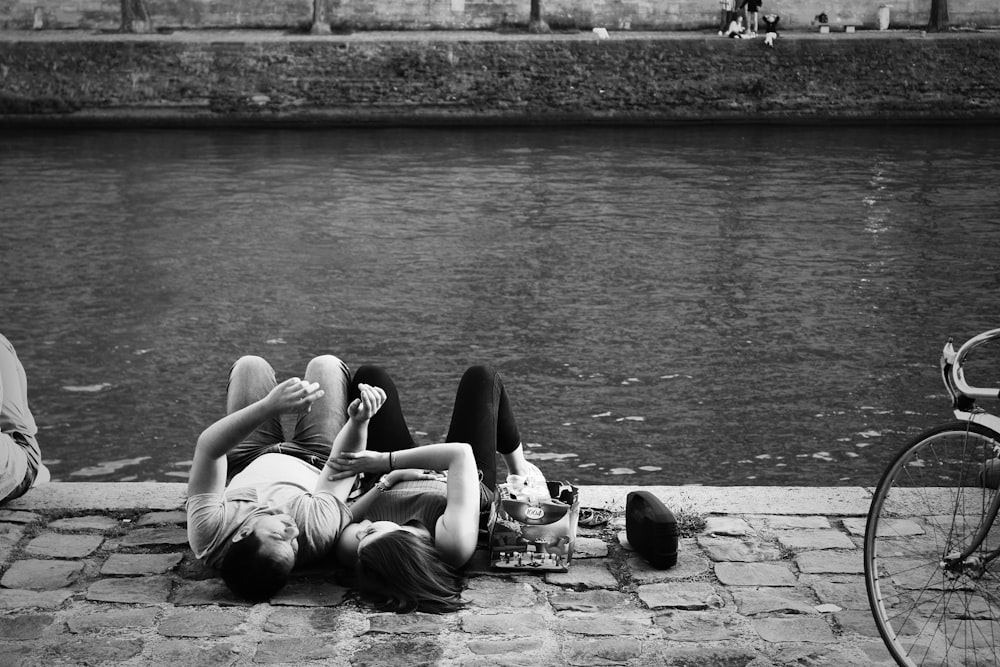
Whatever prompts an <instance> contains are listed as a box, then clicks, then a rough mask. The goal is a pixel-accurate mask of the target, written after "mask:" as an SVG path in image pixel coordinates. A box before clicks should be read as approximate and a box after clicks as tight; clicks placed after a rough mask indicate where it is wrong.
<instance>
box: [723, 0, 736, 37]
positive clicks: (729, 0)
mask: <svg viewBox="0 0 1000 667" xmlns="http://www.w3.org/2000/svg"><path fill="white" fill-rule="evenodd" d="M735 8H736V0H719V34H720V35H724V34H726V30H727V29H728V28H729V21H730V20H731V19H732V15H733V10H734V9H735Z"/></svg>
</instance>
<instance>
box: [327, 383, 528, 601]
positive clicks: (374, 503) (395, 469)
mask: <svg viewBox="0 0 1000 667" xmlns="http://www.w3.org/2000/svg"><path fill="white" fill-rule="evenodd" d="M366 385H371V386H376V387H381V388H382V389H383V390H385V394H386V399H385V405H384V406H383V407H382V409H381V411H380V412H379V413H378V415H376V416H375V417H374V418H373V419H372V420H371V423H370V425H369V432H368V449H367V451H364V452H345V453H342V454H340V455H339V456H337V457H334V458H331V462H330V464H329V465H330V467H331V468H332V469H333V470H335V471H337V472H335V473H334V474H332V475H330V476H329V479H331V480H333V479H352V478H353V477H354V475H356V474H358V473H366V475H368V476H372V475H373V474H374V475H375V476H377V475H378V474H382V473H384V475H383V476H382V477H381V479H380V480H379V481H378V482H376V483H375V484H374V485H373V486H372V487H371V489H369V490H368V491H367V492H366V493H365V494H364V495H363V496H361V497H359V498H358V499H357V500H356V501H355V502H354V504H352V505H351V512H352V514H353V515H354V523H351V524H350V525H349V526H347V527H346V528H344V530H343V531H342V532H341V535H340V540H339V541H338V542H337V546H336V554H337V558H338V560H339V561H340V562H341V564H342V565H344V566H347V567H353V568H354V571H355V573H356V575H357V585H358V588H359V589H360V591H361V592H362V594H363V595H365V597H367V598H369V599H370V600H371V601H372V602H374V603H375V604H376V605H377V606H378V607H379V608H380V609H383V610H392V611H399V612H409V611H425V612H432V613H443V612H448V611H454V610H456V609H458V608H460V607H461V606H462V603H461V600H460V597H461V591H462V577H461V573H460V571H461V568H462V566H464V565H465V564H466V563H468V561H469V559H470V558H472V555H473V553H474V552H475V550H476V543H477V541H478V538H479V528H480V512H481V511H483V510H488V509H489V508H490V505H491V503H492V501H493V492H494V490H495V489H496V475H497V465H496V455H497V453H499V454H500V455H501V457H502V458H503V459H504V462H505V464H506V466H507V470H508V471H509V473H510V474H512V475H521V476H524V477H529V478H535V479H541V473H540V472H539V471H538V468H536V467H535V466H534V465H532V464H531V463H528V461H527V460H525V458H524V448H523V446H522V444H521V436H520V433H519V431H518V428H517V422H516V421H515V420H514V414H513V412H512V411H511V408H510V402H509V401H508V398H507V392H506V390H505V389H504V385H503V380H502V379H501V377H500V374H499V373H497V371H496V370H494V369H493V368H492V367H488V366H473V367H472V368H470V369H469V370H467V371H466V372H465V374H464V375H463V376H462V380H461V382H460V383H459V386H458V391H457V394H456V396H455V407H454V410H453V412H452V417H451V426H450V427H449V429H448V435H447V438H446V439H447V441H448V442H445V443H440V444H434V445H424V446H421V447H417V446H415V444H414V442H413V438H412V436H411V435H410V431H409V429H408V428H407V426H406V420H405V419H404V418H403V412H402V408H401V406H400V403H399V395H398V392H397V391H396V387H395V385H394V384H393V382H392V379H391V378H390V377H389V375H388V374H387V373H386V372H385V371H383V370H382V369H380V368H377V367H374V366H365V367H362V368H361V369H359V370H358V372H357V375H355V377H354V383H353V385H352V395H353V392H356V391H358V389H357V388H358V387H362V386H366ZM440 473H445V474H443V475H442V474H440ZM532 481H533V480H532Z"/></svg>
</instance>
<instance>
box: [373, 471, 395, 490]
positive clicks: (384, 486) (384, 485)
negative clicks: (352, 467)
mask: <svg viewBox="0 0 1000 667" xmlns="http://www.w3.org/2000/svg"><path fill="white" fill-rule="evenodd" d="M374 486H375V488H376V489H378V490H379V491H380V492H382V493H385V492H386V491H388V490H389V489H391V488H392V482H391V481H390V480H389V476H388V475H382V477H381V478H380V479H379V480H378V481H377V482H375V485H374Z"/></svg>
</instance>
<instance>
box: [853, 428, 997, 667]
mask: <svg viewBox="0 0 1000 667" xmlns="http://www.w3.org/2000/svg"><path fill="white" fill-rule="evenodd" d="M998 453H1000V434H998V433H997V432H995V431H993V430H992V429H990V428H987V427H985V426H983V425H981V424H976V423H969V422H964V421H954V422H949V423H947V424H942V425H940V426H937V427H935V428H932V429H930V430H928V431H925V432H924V433H922V434H920V435H919V436H917V437H915V438H913V439H912V440H910V441H909V442H908V443H906V445H904V446H903V447H902V448H901V449H900V450H899V452H898V453H897V454H896V456H895V458H894V459H893V460H892V462H891V463H890V464H889V466H888V467H887V468H886V470H885V472H884V473H883V475H882V478H881V480H880V481H879V484H878V486H877V487H876V489H875V494H874V496H873V498H872V503H871V507H870V508H869V511H868V519H867V523H866V527H865V538H864V571H865V589H866V592H867V594H868V601H869V604H870V606H871V610H872V614H873V616H874V618H875V623H876V626H877V627H878V631H879V634H880V635H881V637H882V640H883V641H884V642H885V645H886V647H887V648H888V649H889V652H890V653H891V654H892V657H893V658H894V659H895V661H896V662H897V663H898V664H899V665H902V666H904V667H918V666H919V667H926V666H930V665H939V666H941V667H945V666H947V667H954V666H958V665H962V666H965V665H969V666H972V665H998V664H1000V560H993V561H990V562H988V563H985V564H983V565H982V568H981V571H980V568H969V569H964V568H963V569H962V571H960V572H956V571H954V568H945V567H944V565H945V563H944V559H945V557H946V556H948V555H949V554H952V555H954V553H956V552H958V553H960V552H961V550H962V549H964V548H965V547H966V546H967V545H969V544H971V541H972V538H973V537H974V536H975V533H976V528H977V527H978V526H979V525H981V523H982V522H983V520H984V518H985V516H984V515H985V514H986V510H987V508H988V507H989V504H990V501H991V500H992V499H993V497H994V495H995V494H996V493H997V489H996V485H997V480H996V479H995V478H996V475H991V474H989V473H988V472H986V474H985V475H982V473H984V471H988V470H990V469H993V468H992V466H993V465H994V464H993V463H986V462H987V461H988V460H990V459H995V458H996V457H997V455H998ZM984 466H986V468H984ZM997 470H1000V468H998V469H997ZM998 546H1000V521H995V522H994V525H993V528H992V530H991V531H990V532H989V533H987V535H986V538H985V540H984V541H983V543H982V545H980V547H979V548H977V550H976V552H975V554H985V553H986V552H988V551H990V550H994V549H997V548H998Z"/></svg>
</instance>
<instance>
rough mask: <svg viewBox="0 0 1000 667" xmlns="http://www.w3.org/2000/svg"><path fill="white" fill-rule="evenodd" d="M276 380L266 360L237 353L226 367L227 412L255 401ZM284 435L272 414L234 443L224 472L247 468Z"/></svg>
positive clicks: (230, 412) (277, 418) (266, 391)
mask: <svg viewBox="0 0 1000 667" xmlns="http://www.w3.org/2000/svg"><path fill="white" fill-rule="evenodd" d="M277 383H278V382H277V379H276V378H275V375H274V369H273V368H271V364H269V363H267V361H265V360H264V359H262V358H261V357H257V356H253V355H246V356H243V357H240V358H239V359H237V360H236V363H235V364H233V367H232V368H231V369H230V371H229V384H228V387H227V396H226V414H232V413H233V412H236V411H237V410H240V409H242V408H245V407H246V406H248V405H250V404H252V403H256V402H257V401H259V400H260V399H262V398H264V397H265V396H267V395H268V393H269V392H270V391H271V390H272V389H274V387H275V385H277ZM283 439H284V434H283V432H282V427H281V419H280V418H279V417H275V418H273V419H269V420H267V421H265V422H264V423H263V424H261V425H260V426H258V427H257V428H256V430H254V432H253V433H251V434H250V437H248V438H247V439H246V440H244V441H243V442H241V443H240V444H238V445H236V447H234V448H233V449H232V450H230V451H229V453H228V454H227V455H226V459H227V465H228V469H227V476H228V477H229V478H230V479H232V477H233V475H235V474H237V473H238V472H240V471H241V470H243V469H244V468H246V467H247V466H248V465H249V464H250V462H251V461H253V460H254V459H255V458H257V457H258V456H260V455H261V454H266V453H267V452H268V451H269V450H270V449H271V448H272V447H273V446H274V445H276V444H278V443H280V442H281V441H282V440H283Z"/></svg>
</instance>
